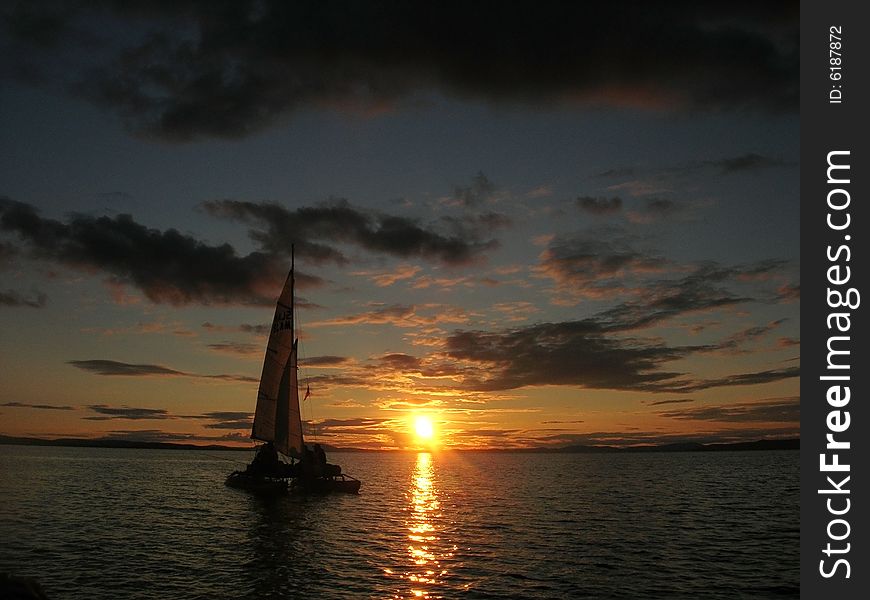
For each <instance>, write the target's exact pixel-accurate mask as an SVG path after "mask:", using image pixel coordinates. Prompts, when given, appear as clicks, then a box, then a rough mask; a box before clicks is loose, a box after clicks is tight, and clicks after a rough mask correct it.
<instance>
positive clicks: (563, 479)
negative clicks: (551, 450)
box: [0, 446, 799, 600]
mask: <svg viewBox="0 0 870 600" xmlns="http://www.w3.org/2000/svg"><path fill="white" fill-rule="evenodd" d="M250 457H251V453H250V452H204V451H173V450H169V451H165V450H117V449H94V448H41V447H25V446H0V572H12V573H14V574H17V575H27V576H34V577H36V578H37V579H38V580H39V581H40V582H41V584H42V586H43V588H44V589H45V591H46V592H47V594H48V595H49V597H50V598H52V599H82V600H84V599H87V600H98V599H119V598H121V599H123V598H137V599H138V598H141V599H155V600H156V599H161V600H164V599H167V598H185V599H191V598H202V599H206V598H208V599H243V598H251V599H253V598H297V597H298V598H303V597H304V598H631V599H634V598H692V599H695V598H728V599H733V598H797V597H798V595H799V588H798V580H799V572H798V552H799V499H798V476H799V471H798V452H796V451H780V452H724V453H688V454H626V455H588V454H575V455H568V454H563V455H545V454H502V453H486V452H480V453H446V452H441V453H435V454H413V453H371V454H369V453H347V454H338V453H335V454H331V455H330V457H329V458H330V461H331V462H338V463H340V464H341V465H342V466H343V467H344V470H345V471H346V472H349V473H351V474H353V475H355V476H357V477H359V478H360V479H362V480H363V487H362V490H361V493H360V494H359V495H358V496H356V495H332V496H324V497H309V498H306V497H292V496H291V497H282V498H273V499H263V498H258V497H255V496H251V495H249V494H247V493H245V492H242V491H238V490H234V489H230V488H227V487H225V486H224V485H223V480H224V478H225V477H226V475H227V474H228V473H229V472H230V471H232V470H233V469H235V468H238V467H241V466H243V465H244V463H245V462H246V461H247V460H249V459H250Z"/></svg>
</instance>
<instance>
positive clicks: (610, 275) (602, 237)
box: [536, 230, 668, 297]
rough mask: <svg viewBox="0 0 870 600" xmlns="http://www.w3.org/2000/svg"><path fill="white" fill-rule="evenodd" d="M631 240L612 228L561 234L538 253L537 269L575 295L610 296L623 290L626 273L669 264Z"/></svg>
mask: <svg viewBox="0 0 870 600" xmlns="http://www.w3.org/2000/svg"><path fill="white" fill-rule="evenodd" d="M608 238H609V239H608ZM631 241H632V240H631V239H629V238H628V237H626V236H622V235H616V234H615V233H614V232H613V231H611V230H606V231H602V232H594V233H590V234H583V235H577V236H560V237H557V238H554V239H553V240H552V241H551V242H550V244H549V246H548V247H547V248H546V249H545V250H544V251H543V252H542V253H541V255H540V264H539V265H538V267H536V271H537V272H538V273H539V274H541V275H543V276H545V277H549V278H550V279H552V280H553V281H554V282H555V283H556V284H557V286H559V287H560V288H561V289H562V291H565V292H567V293H569V294H570V295H573V296H575V297H580V296H585V297H598V296H608V295H612V294H614V293H617V292H620V291H622V290H623V287H624V285H625V281H626V279H627V278H628V277H629V276H639V275H644V274H649V273H653V272H656V271H661V270H662V269H663V268H665V267H666V266H667V264H668V263H667V261H666V260H665V259H664V258H662V257H659V256H656V255H654V254H652V253H650V252H642V251H640V250H636V249H635V248H634V247H633V246H632V244H631Z"/></svg>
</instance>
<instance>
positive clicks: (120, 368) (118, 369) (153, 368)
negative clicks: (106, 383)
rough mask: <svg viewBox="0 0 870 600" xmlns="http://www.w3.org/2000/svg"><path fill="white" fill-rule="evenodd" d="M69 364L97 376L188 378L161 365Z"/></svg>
mask: <svg viewBox="0 0 870 600" xmlns="http://www.w3.org/2000/svg"><path fill="white" fill-rule="evenodd" d="M68 364H71V365H72V366H74V367H76V368H79V369H82V370H83V371H89V372H91V373H94V374H96V375H110V376H113V375H120V376H128V377H147V376H151V375H157V376H178V375H181V376H187V375H188V374H187V373H184V372H182V371H176V370H175V369H170V368H168V367H162V366H160V365H135V364H129V363H122V362H118V361H114V360H71V361H68Z"/></svg>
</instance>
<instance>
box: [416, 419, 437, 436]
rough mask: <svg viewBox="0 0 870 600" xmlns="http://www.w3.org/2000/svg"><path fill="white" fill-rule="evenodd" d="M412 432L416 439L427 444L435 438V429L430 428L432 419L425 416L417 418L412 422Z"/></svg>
mask: <svg viewBox="0 0 870 600" xmlns="http://www.w3.org/2000/svg"><path fill="white" fill-rule="evenodd" d="M414 432H415V433H416V434H417V438H418V439H420V440H422V441H425V442H428V441H430V440H431V439H432V438H433V437H435V427H433V426H432V419H430V418H429V417H425V416H420V417H417V418H416V419H415V420H414Z"/></svg>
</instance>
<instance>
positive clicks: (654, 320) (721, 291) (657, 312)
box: [599, 260, 785, 330]
mask: <svg viewBox="0 0 870 600" xmlns="http://www.w3.org/2000/svg"><path fill="white" fill-rule="evenodd" d="M784 265H785V263H784V262H782V261H773V260H771V261H761V262H758V263H754V264H749V265H736V266H730V267H729V266H722V265H719V264H717V263H713V262H708V263H704V264H701V265H700V266H697V267H696V268H695V270H694V271H693V272H691V273H689V274H688V275H686V276H684V277H682V278H679V279H669V280H659V281H654V282H649V283H647V284H646V285H644V287H643V293H642V294H641V296H640V298H639V299H637V300H632V301H629V302H624V303H622V304H619V305H617V306H615V307H613V308H611V309H609V310H607V311H604V312H603V313H601V314H600V315H599V316H600V318H601V319H602V320H603V321H605V322H607V323H608V326H609V328H611V329H613V330H632V329H640V328H644V327H650V326H653V325H656V324H659V323H661V322H662V321H665V320H667V319H671V318H674V317H676V316H679V315H684V314H689V313H693V312H699V311H707V310H714V309H720V308H725V307H728V306H733V305H736V304H740V303H744V302H748V301H750V300H752V298H750V297H747V296H740V295H738V294H737V293H736V292H733V291H731V290H730V289H729V288H728V286H729V285H733V284H735V283H737V282H743V283H745V282H749V281H754V280H762V281H764V280H765V279H767V278H769V276H770V275H771V274H772V273H775V272H777V271H778V270H780V269H781V268H782V267H783V266H784Z"/></svg>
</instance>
